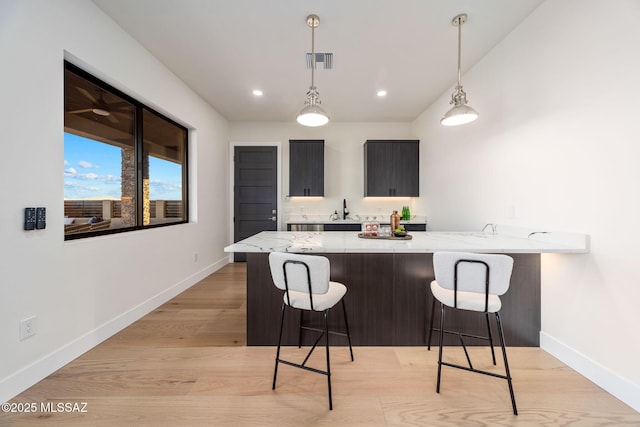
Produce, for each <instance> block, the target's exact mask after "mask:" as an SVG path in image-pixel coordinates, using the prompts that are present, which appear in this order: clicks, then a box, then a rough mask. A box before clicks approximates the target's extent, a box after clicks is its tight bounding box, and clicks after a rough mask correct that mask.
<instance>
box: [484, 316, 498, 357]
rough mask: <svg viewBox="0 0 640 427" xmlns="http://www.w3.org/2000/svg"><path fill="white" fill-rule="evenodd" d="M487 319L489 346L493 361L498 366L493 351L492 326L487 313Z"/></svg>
mask: <svg viewBox="0 0 640 427" xmlns="http://www.w3.org/2000/svg"><path fill="white" fill-rule="evenodd" d="M485 314H486V317H487V331H488V332H489V345H490V346H491V359H492V360H493V364H494V365H495V364H496V352H495V351H494V350H493V337H492V336H491V324H490V323H489V313H485Z"/></svg>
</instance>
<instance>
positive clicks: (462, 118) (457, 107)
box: [440, 13, 478, 126]
mask: <svg viewBox="0 0 640 427" xmlns="http://www.w3.org/2000/svg"><path fill="white" fill-rule="evenodd" d="M465 22H467V14H466V13H461V14H460V15H458V16H456V17H455V18H453V20H452V21H451V24H452V25H453V26H455V27H458V84H457V85H456V88H455V90H454V92H453V94H452V95H451V102H449V103H450V104H453V108H452V109H450V110H449V111H447V112H446V113H445V115H444V117H443V118H442V119H440V123H442V124H443V125H444V126H458V125H464V124H466V123H470V122H472V121H474V120H475V119H477V118H478V112H477V111H476V110H474V109H473V108H471V107H469V106H468V105H467V94H466V93H465V92H464V90H462V85H461V84H460V50H461V46H462V25H463V24H464V23H465Z"/></svg>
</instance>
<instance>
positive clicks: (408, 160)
mask: <svg viewBox="0 0 640 427" xmlns="http://www.w3.org/2000/svg"><path fill="white" fill-rule="evenodd" d="M391 158H392V163H393V176H392V179H391V181H392V184H391V187H392V188H393V195H394V196H397V197H417V196H419V195H420V185H419V184H420V170H419V167H420V151H419V145H418V141H396V142H394V149H393V154H392V157H391Z"/></svg>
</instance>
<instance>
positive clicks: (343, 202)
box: [342, 199, 349, 219]
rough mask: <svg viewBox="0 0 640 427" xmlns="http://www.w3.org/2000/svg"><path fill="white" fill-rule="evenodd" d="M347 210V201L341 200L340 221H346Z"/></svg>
mask: <svg viewBox="0 0 640 427" xmlns="http://www.w3.org/2000/svg"><path fill="white" fill-rule="evenodd" d="M347 216H349V209H347V199H342V219H347Z"/></svg>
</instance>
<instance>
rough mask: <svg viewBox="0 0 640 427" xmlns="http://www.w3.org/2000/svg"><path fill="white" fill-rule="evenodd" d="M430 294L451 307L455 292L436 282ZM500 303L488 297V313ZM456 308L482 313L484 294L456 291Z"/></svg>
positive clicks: (495, 298) (498, 298)
mask: <svg viewBox="0 0 640 427" xmlns="http://www.w3.org/2000/svg"><path fill="white" fill-rule="evenodd" d="M431 293H433V296H434V297H435V298H436V299H437V300H438V301H440V302H441V303H443V304H444V305H446V306H449V307H453V306H454V305H453V301H454V299H453V297H454V294H455V292H454V291H453V290H452V289H445V288H443V287H442V286H440V284H439V283H438V282H437V281H435V280H434V281H433V282H431ZM314 301H315V300H314ZM501 307H502V302H501V301H500V297H498V296H497V295H489V307H488V309H487V312H488V313H495V312H496V311H500V308H501ZM458 308H459V309H462V310H472V311H484V294H478V293H475V292H464V291H458Z"/></svg>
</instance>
